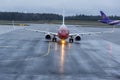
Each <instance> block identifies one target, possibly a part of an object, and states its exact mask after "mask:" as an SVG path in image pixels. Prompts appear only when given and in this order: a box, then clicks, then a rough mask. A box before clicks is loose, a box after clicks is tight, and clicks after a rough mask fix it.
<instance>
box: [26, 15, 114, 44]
mask: <svg viewBox="0 0 120 80" xmlns="http://www.w3.org/2000/svg"><path fill="white" fill-rule="evenodd" d="M25 30H27V31H28V30H29V31H35V32H39V33H44V34H45V39H47V40H52V41H53V42H56V41H57V37H58V38H59V39H61V42H62V43H65V42H66V41H65V40H66V39H69V42H70V43H73V42H74V40H75V41H80V40H81V36H82V35H92V34H102V33H112V32H113V30H112V31H104V32H85V33H74V34H71V33H70V31H69V29H68V27H67V26H66V25H65V17H64V15H63V20H62V25H61V26H60V27H59V29H58V32H57V33H54V32H49V31H41V30H34V29H26V28H25Z"/></svg>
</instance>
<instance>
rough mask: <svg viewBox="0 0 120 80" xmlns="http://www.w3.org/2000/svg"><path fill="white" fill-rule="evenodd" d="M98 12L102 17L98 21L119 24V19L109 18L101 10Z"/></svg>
mask: <svg viewBox="0 0 120 80" xmlns="http://www.w3.org/2000/svg"><path fill="white" fill-rule="evenodd" d="M100 14H101V17H102V20H99V21H100V22H102V23H105V24H108V25H120V20H111V19H110V18H109V17H107V16H106V14H105V13H104V12H103V11H100Z"/></svg>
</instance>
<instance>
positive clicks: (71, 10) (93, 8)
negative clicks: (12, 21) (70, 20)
mask: <svg viewBox="0 0 120 80" xmlns="http://www.w3.org/2000/svg"><path fill="white" fill-rule="evenodd" d="M119 3H120V0H0V11H10V12H12V11H14V12H16V11H17V12H34V13H44V12H45V13H59V14H61V13H62V9H63V8H65V13H66V15H76V14H88V15H91V14H94V15H99V11H100V10H103V11H104V12H105V13H106V14H108V15H118V16H120V4H119Z"/></svg>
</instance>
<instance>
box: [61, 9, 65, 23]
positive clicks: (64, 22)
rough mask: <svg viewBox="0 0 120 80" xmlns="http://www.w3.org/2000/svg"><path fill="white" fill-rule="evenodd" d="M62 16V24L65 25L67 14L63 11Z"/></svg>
mask: <svg viewBox="0 0 120 80" xmlns="http://www.w3.org/2000/svg"><path fill="white" fill-rule="evenodd" d="M62 16H63V22H62V24H63V25H65V12H64V10H63V14H62Z"/></svg>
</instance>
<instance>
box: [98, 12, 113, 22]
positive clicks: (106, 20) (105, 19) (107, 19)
mask: <svg viewBox="0 0 120 80" xmlns="http://www.w3.org/2000/svg"><path fill="white" fill-rule="evenodd" d="M100 14H101V17H102V21H105V22H110V21H111V20H110V19H109V17H107V16H106V14H105V13H104V12H103V11H100Z"/></svg>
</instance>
